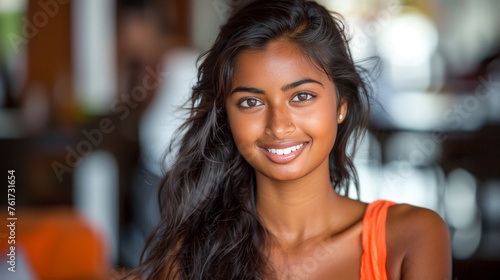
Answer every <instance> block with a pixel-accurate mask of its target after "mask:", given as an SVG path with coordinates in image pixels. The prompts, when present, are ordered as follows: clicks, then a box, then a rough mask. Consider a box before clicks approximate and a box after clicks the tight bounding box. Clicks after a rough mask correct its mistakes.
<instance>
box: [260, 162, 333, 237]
mask: <svg viewBox="0 0 500 280" xmlns="http://www.w3.org/2000/svg"><path fill="white" fill-rule="evenodd" d="M339 201H340V196H339V195H337V194H336V193H335V191H334V190H333V188H332V186H331V183H330V180H329V175H328V172H326V175H325V174H323V176H310V177H307V176H306V177H304V178H300V179H297V180H293V181H278V182H276V181H273V180H271V179H269V178H266V177H262V176H260V177H259V176H257V199H256V207H257V212H258V214H259V217H260V219H261V221H262V222H263V225H264V227H265V228H266V229H267V230H268V231H269V232H271V233H272V235H273V236H274V237H275V238H277V240H278V241H279V243H284V244H289V245H292V244H300V243H302V242H304V241H306V240H309V239H311V238H315V237H320V236H321V235H322V234H324V233H326V232H329V231H330V230H331V229H332V226H334V225H335V224H337V223H338V219H336V217H338V216H337V215H332V213H335V212H336V210H335V209H337V208H336V207H335V206H336V205H337V204H338V202H339Z"/></svg>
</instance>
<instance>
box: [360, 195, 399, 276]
mask: <svg viewBox="0 0 500 280" xmlns="http://www.w3.org/2000/svg"><path fill="white" fill-rule="evenodd" d="M394 204H395V203H394V202H391V201H386V200H377V201H375V202H372V203H370V204H369V205H368V208H367V209H366V213H365V216H364V218H363V229H362V232H361V240H362V246H363V255H362V256H361V277H360V280H375V279H376V280H387V279H388V277H387V271H386V266H385V263H386V259H387V246H386V242H385V221H386V218H387V209H388V208H389V207H391V206H392V205H394Z"/></svg>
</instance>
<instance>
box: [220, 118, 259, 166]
mask: <svg viewBox="0 0 500 280" xmlns="http://www.w3.org/2000/svg"><path fill="white" fill-rule="evenodd" d="M252 119H254V118H252V117H250V116H245V115H242V114H231V112H229V113H228V120H229V127H230V128H231V133H232V135H233V139H234V143H235V144H236V147H237V148H238V151H239V152H240V154H241V155H242V156H243V157H244V158H245V160H246V161H248V162H251V161H252V155H253V152H254V150H255V141H256V139H257V137H258V135H259V133H258V131H259V130H260V126H259V124H258V123H257V122H255V120H252Z"/></svg>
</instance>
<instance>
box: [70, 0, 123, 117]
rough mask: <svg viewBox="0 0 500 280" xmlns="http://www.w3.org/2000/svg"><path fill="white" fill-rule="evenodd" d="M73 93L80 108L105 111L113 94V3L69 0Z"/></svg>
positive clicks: (114, 90) (107, 109)
mask: <svg viewBox="0 0 500 280" xmlns="http://www.w3.org/2000/svg"><path fill="white" fill-rule="evenodd" d="M72 4H73V5H72V13H73V14H72V18H73V36H74V37H73V44H72V45H73V46H74V47H73V48H74V49H73V54H74V61H75V71H74V73H75V77H74V80H75V92H76V95H77V98H78V101H79V102H81V104H82V106H83V108H84V109H85V110H87V111H88V112H90V113H92V114H106V113H108V112H110V111H111V103H112V100H113V98H115V97H116V63H115V57H116V55H115V49H116V47H115V36H116V35H115V19H114V17H115V13H116V11H115V5H114V4H115V3H114V1H112V0H85V1H73V2H72Z"/></svg>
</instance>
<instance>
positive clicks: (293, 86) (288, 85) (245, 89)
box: [231, 79, 324, 94]
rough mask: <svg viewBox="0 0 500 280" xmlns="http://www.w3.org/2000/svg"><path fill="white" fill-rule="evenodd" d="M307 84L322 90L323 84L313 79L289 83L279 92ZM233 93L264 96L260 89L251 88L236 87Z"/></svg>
mask: <svg viewBox="0 0 500 280" xmlns="http://www.w3.org/2000/svg"><path fill="white" fill-rule="evenodd" d="M309 83H314V84H318V85H320V86H321V87H322V88H324V86H323V84H322V83H320V82H318V81H316V80H313V79H302V80H299V81H296V82H293V83H289V84H287V85H284V86H282V87H281V91H287V90H291V89H293V88H296V87H298V86H301V85H303V84H309ZM235 92H249V93H257V94H264V91H263V90H262V89H258V88H252V87H236V88H235V89H233V90H232V91H231V94H233V93H235Z"/></svg>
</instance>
